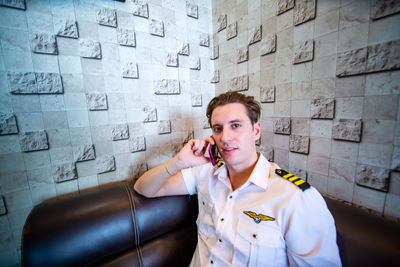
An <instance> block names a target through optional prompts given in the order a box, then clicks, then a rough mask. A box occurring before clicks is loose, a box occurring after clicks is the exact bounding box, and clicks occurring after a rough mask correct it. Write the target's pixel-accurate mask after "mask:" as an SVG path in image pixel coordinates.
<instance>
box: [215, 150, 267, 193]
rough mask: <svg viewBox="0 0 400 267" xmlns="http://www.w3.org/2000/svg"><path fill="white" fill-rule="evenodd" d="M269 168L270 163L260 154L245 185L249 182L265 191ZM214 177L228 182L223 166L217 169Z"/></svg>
mask: <svg viewBox="0 0 400 267" xmlns="http://www.w3.org/2000/svg"><path fill="white" fill-rule="evenodd" d="M270 168H271V163H269V161H268V160H267V159H266V158H265V157H264V156H263V154H261V153H260V156H259V158H258V160H257V163H256V166H255V167H254V169H253V171H252V173H251V174H250V177H249V179H248V181H247V182H246V183H248V182H251V183H253V184H255V185H257V186H259V187H261V188H262V189H264V190H265V189H266V188H267V185H268V178H269V176H270ZM214 176H216V177H217V178H218V179H219V180H220V181H225V180H226V179H228V180H229V178H228V170H227V169H226V166H225V165H223V166H221V167H219V168H217V169H216V170H215V171H214Z"/></svg>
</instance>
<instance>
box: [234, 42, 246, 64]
mask: <svg viewBox="0 0 400 267" xmlns="http://www.w3.org/2000/svg"><path fill="white" fill-rule="evenodd" d="M248 60H249V47H248V46H247V45H246V46H244V47H239V48H238V49H237V50H236V63H242V62H246V61H248Z"/></svg>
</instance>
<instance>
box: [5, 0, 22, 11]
mask: <svg viewBox="0 0 400 267" xmlns="http://www.w3.org/2000/svg"><path fill="white" fill-rule="evenodd" d="M0 6H5V7H12V8H17V9H22V10H25V9H26V6H25V1H24V0H12V1H9V0H8V1H7V0H3V1H1V2H0Z"/></svg>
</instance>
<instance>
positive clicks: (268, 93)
mask: <svg viewBox="0 0 400 267" xmlns="http://www.w3.org/2000/svg"><path fill="white" fill-rule="evenodd" d="M260 102H261V103H273V102H275V86H270V87H261V88H260Z"/></svg>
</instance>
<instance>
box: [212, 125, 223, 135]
mask: <svg viewBox="0 0 400 267" xmlns="http://www.w3.org/2000/svg"><path fill="white" fill-rule="evenodd" d="M212 130H213V132H215V133H219V132H220V131H221V130H222V127H221V126H218V125H216V126H213V127H212Z"/></svg>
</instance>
